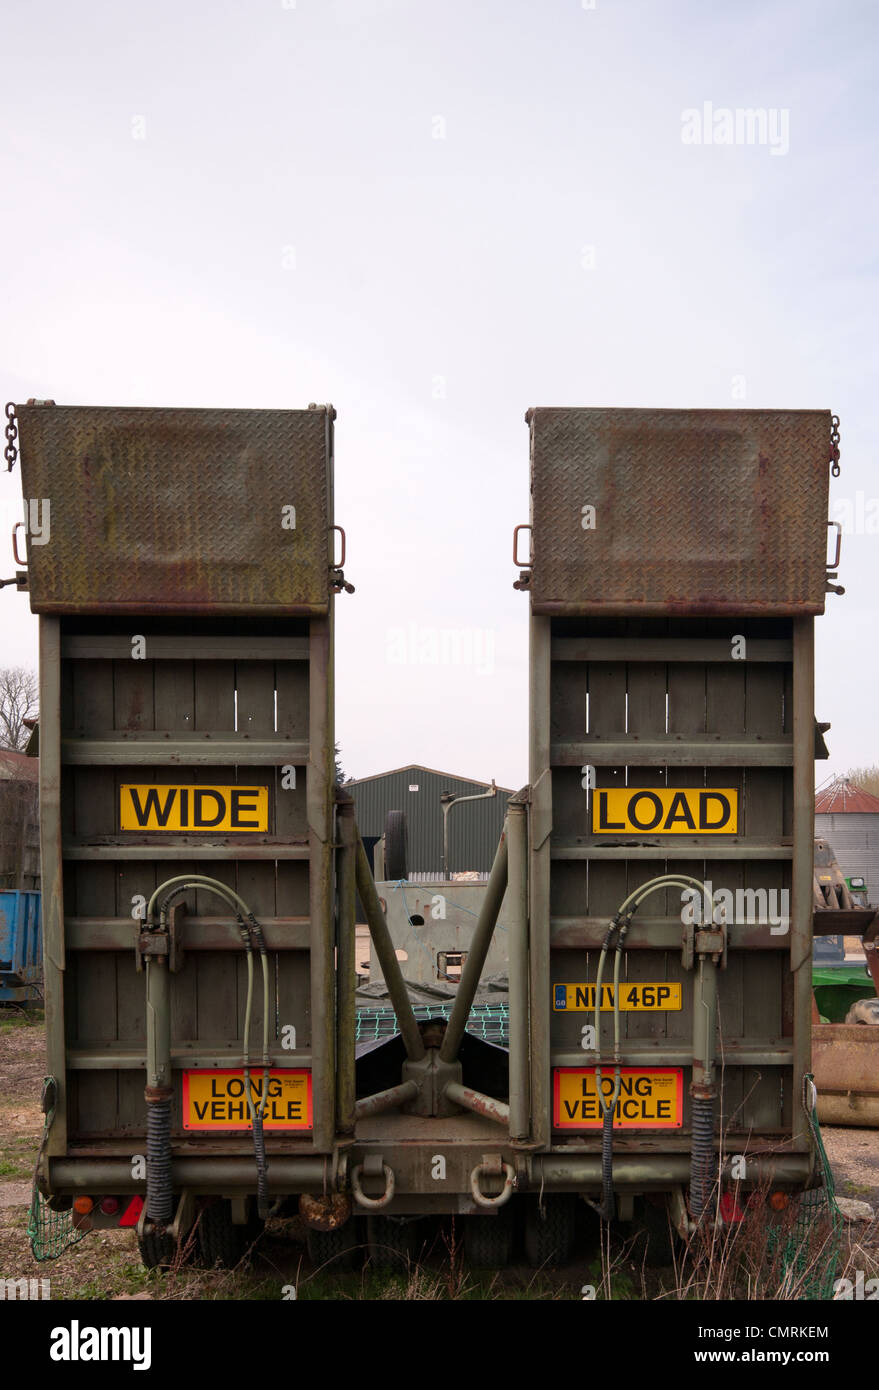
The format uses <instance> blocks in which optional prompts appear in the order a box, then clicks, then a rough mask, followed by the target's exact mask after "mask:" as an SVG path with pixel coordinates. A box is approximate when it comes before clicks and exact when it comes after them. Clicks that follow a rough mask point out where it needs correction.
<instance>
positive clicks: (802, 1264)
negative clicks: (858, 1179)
mask: <svg viewBox="0 0 879 1390" xmlns="http://www.w3.org/2000/svg"><path fill="white" fill-rule="evenodd" d="M803 1091H804V1097H806V1098H807V1100H806V1103H805V1109H806V1114H807V1116H808V1119H809V1124H810V1126H811V1129H812V1137H813V1139H814V1141H815V1148H816V1151H817V1154H818V1160H819V1169H820V1183H819V1185H818V1186H817V1187H813V1188H811V1189H810V1190H809V1191H808V1192H804V1193H803V1194H802V1195H801V1196H800V1199H799V1203H798V1206H797V1210H796V1215H795V1217H794V1220H793V1224H792V1225H791V1226H790V1227H789V1228H788V1229H787V1230H785V1231H784V1232H783V1233H782V1232H780V1231H776V1230H774V1229H771V1228H770V1232H769V1253H770V1255H774V1254H775V1253H776V1252H779V1253H780V1255H781V1261H782V1265H783V1269H784V1279H785V1285H786V1288H787V1290H788V1291H789V1294H790V1296H791V1297H792V1298H796V1299H831V1298H832V1297H833V1286H834V1283H835V1282H836V1279H837V1276H838V1272H839V1263H840V1256H841V1254H842V1230H843V1219H842V1213H841V1212H840V1210H839V1207H838V1206H837V1205H836V1187H835V1184H834V1181H833V1173H832V1171H831V1168H830V1163H829V1161H828V1158H827V1153H826V1151H825V1148H824V1141H823V1140H822V1138H821V1126H820V1125H819V1123H818V1110H817V1106H816V1105H815V1103H814V1094H815V1087H814V1078H813V1077H812V1076H811V1074H809V1075H807V1076H806V1077H805V1078H804V1085H803Z"/></svg>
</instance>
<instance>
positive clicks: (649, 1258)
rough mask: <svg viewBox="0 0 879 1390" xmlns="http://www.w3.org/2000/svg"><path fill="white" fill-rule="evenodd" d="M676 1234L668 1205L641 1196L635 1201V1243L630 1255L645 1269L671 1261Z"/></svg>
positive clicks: (675, 1246) (675, 1243)
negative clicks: (645, 1267)
mask: <svg viewBox="0 0 879 1390" xmlns="http://www.w3.org/2000/svg"><path fill="white" fill-rule="evenodd" d="M677 1245H678V1237H677V1235H676V1233H675V1231H674V1229H673V1227H672V1226H671V1223H670V1221H669V1210H668V1205H667V1203H666V1202H665V1201H663V1202H661V1203H660V1204H657V1203H656V1202H653V1201H651V1200H650V1198H649V1197H642V1198H640V1199H639V1201H638V1202H636V1204H635V1243H634V1245H633V1246H632V1254H631V1258H632V1259H633V1260H634V1261H635V1263H636V1264H644V1265H646V1266H647V1268H648V1269H658V1268H660V1267H662V1266H664V1265H670V1264H672V1263H673V1261H674V1255H675V1250H676V1248H677Z"/></svg>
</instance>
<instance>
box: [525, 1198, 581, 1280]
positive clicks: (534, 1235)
mask: <svg viewBox="0 0 879 1390" xmlns="http://www.w3.org/2000/svg"><path fill="white" fill-rule="evenodd" d="M577 1215H578V1198H577V1197H576V1196H574V1194H573V1193H569V1192H557V1193H551V1194H550V1195H549V1196H547V1197H544V1199H543V1202H542V1203H541V1202H540V1201H539V1199H538V1198H537V1197H529V1198H528V1199H527V1206H526V1208H525V1254H526V1256H527V1259H528V1263H529V1264H530V1265H531V1266H532V1267H533V1268H537V1269H540V1268H542V1267H543V1266H549V1267H550V1268H557V1267H558V1266H559V1265H564V1264H567V1263H568V1261H569V1260H570V1258H571V1255H572V1254H573V1251H574V1243H575V1235H576V1230H577Z"/></svg>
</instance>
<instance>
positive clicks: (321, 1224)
mask: <svg viewBox="0 0 879 1390" xmlns="http://www.w3.org/2000/svg"><path fill="white" fill-rule="evenodd" d="M352 1206H353V1203H352V1201H351V1198H350V1197H349V1196H348V1194H347V1192H330V1193H329V1194H328V1195H327V1196H325V1197H313V1196H312V1195H311V1194H310V1193H308V1192H303V1193H302V1195H301V1196H300V1198H299V1215H300V1216H301V1217H302V1220H303V1222H304V1223H305V1225H306V1226H309V1227H310V1228H311V1230H313V1231H335V1230H338V1228H339V1227H340V1226H344V1225H345V1223H346V1221H348V1220H349V1219H350V1216H351V1210H352Z"/></svg>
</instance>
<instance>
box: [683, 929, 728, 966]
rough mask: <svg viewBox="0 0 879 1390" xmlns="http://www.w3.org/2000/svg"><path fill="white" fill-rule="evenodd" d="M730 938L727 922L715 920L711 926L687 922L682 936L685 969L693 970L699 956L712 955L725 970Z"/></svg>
mask: <svg viewBox="0 0 879 1390" xmlns="http://www.w3.org/2000/svg"><path fill="white" fill-rule="evenodd" d="M728 939H729V933H728V932H727V929H726V923H725V922H722V923H720V924H718V923H716V922H715V923H713V924H712V925H711V926H710V927H698V926H696V925H695V923H693V922H685V923H684V930H683V935H682V937H681V965H682V966H683V967H684V969H685V970H692V969H693V966H694V965H695V963H696V957H697V956H711V958H712V959H713V960H714V962H715V964H718V965H719V966H720V968H721V970H725V969H726V953H727V944H728Z"/></svg>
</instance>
